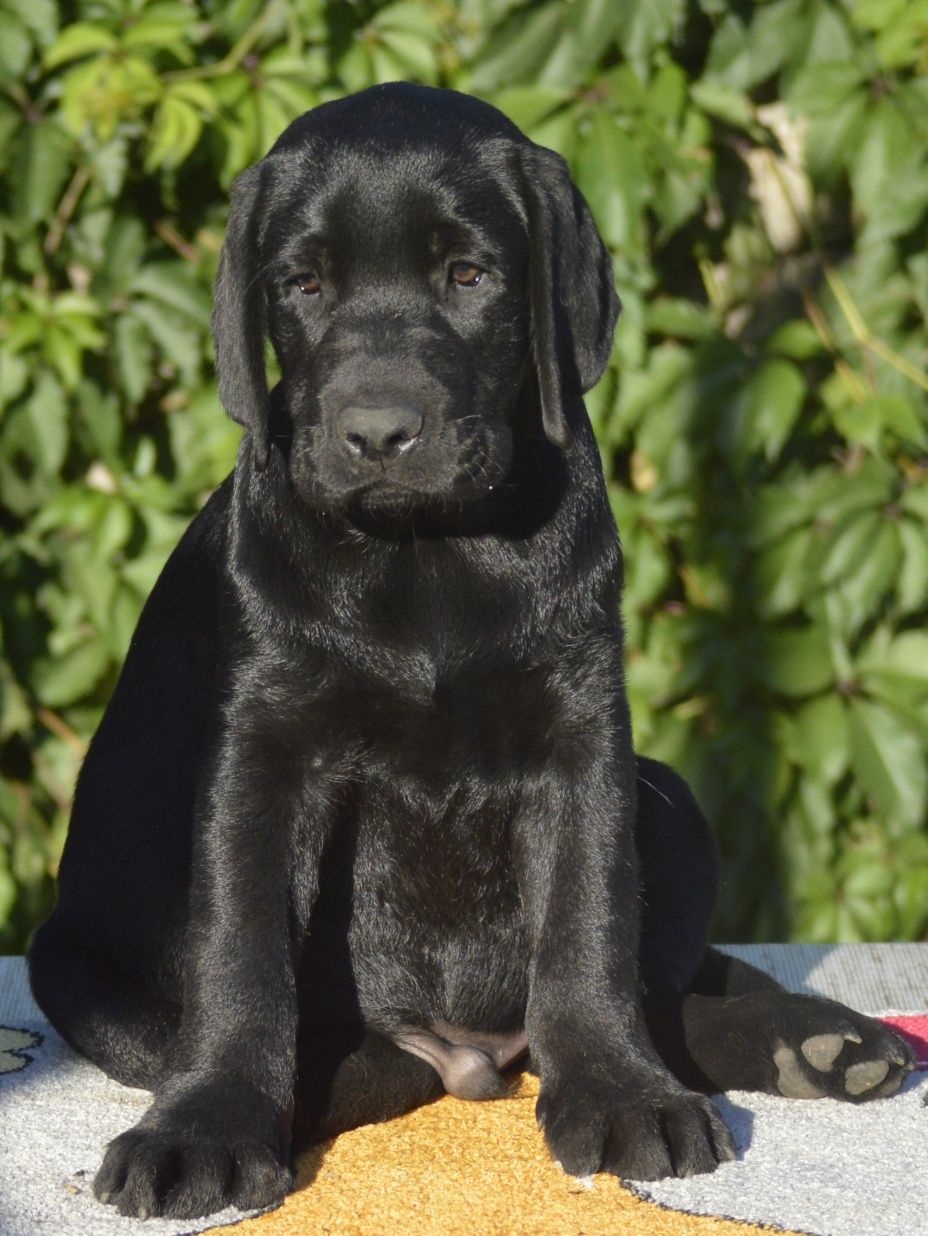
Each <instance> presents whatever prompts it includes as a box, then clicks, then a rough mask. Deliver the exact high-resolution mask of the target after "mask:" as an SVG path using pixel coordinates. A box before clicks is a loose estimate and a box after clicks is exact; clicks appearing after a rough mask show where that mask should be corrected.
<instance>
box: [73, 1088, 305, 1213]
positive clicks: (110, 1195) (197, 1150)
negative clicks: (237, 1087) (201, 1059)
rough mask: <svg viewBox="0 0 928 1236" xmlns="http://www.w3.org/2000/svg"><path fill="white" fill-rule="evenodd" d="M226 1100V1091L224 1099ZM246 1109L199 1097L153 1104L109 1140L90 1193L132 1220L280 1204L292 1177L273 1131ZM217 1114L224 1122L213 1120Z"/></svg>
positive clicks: (262, 1120) (279, 1142)
mask: <svg viewBox="0 0 928 1236" xmlns="http://www.w3.org/2000/svg"><path fill="white" fill-rule="evenodd" d="M223 1097H225V1096H223ZM242 1101H243V1103H245V1107H244V1108H243V1109H242V1110H240V1111H239V1112H238V1113H237V1118H236V1117H235V1116H229V1112H230V1108H231V1107H232V1106H234V1105H232V1104H229V1103H222V1104H219V1105H218V1106H217V1105H216V1104H215V1103H209V1102H208V1101H207V1097H206V1096H203V1099H202V1101H200V1102H198V1101H197V1100H196V1098H195V1096H194V1097H192V1098H191V1097H188V1098H187V1099H186V1100H185V1101H183V1102H180V1103H177V1104H175V1105H167V1106H159V1104H158V1103H156V1104H155V1106H154V1107H153V1108H152V1109H151V1111H150V1112H149V1113H148V1114H147V1115H146V1116H145V1117H144V1119H143V1120H142V1121H141V1122H140V1123H139V1124H138V1125H136V1126H135V1128H133V1129H129V1130H128V1132H126V1133H122V1134H121V1135H120V1136H119V1137H117V1138H114V1140H113V1141H111V1142H110V1144H109V1146H108V1148H107V1151H106V1155H105V1156H104V1159H103V1163H102V1165H101V1167H100V1170H99V1171H98V1172H97V1175H96V1178H95V1180H94V1183H93V1191H94V1193H95V1194H96V1196H97V1198H99V1200H100V1201H101V1202H105V1203H108V1204H109V1205H112V1206H115V1207H116V1209H117V1210H118V1211H119V1213H120V1214H123V1215H130V1216H133V1217H135V1218H139V1219H147V1218H149V1217H150V1216H155V1215H159V1216H163V1217H165V1218H172V1219H190V1218H195V1217H197V1216H199V1215H207V1214H212V1213H213V1212H214V1211H216V1210H222V1209H223V1208H224V1207H226V1206H229V1205H234V1206H238V1207H239V1208H240V1209H241V1210H259V1209H260V1210H263V1209H266V1208H267V1207H270V1206H276V1205H279V1204H280V1203H281V1202H282V1201H283V1199H284V1197H285V1196H286V1194H287V1193H288V1191H289V1189H290V1187H291V1184H292V1177H291V1174H290V1171H289V1170H288V1168H287V1166H286V1165H285V1163H284V1161H283V1159H284V1153H283V1148H282V1145H281V1141H280V1137H279V1134H278V1133H277V1132H276V1131H275V1130H274V1128H273V1127H272V1125H270V1124H269V1123H268V1121H267V1120H266V1119H263V1118H262V1119H254V1118H253V1117H254V1115H255V1113H254V1112H251V1113H249V1111H248V1108H247V1099H246V1098H245V1096H242ZM222 1111H224V1112H225V1113H226V1114H227V1117H228V1118H226V1119H222V1118H217V1117H219V1113H220V1112H222Z"/></svg>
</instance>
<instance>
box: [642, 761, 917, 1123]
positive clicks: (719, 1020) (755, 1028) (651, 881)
mask: <svg viewBox="0 0 928 1236" xmlns="http://www.w3.org/2000/svg"><path fill="white" fill-rule="evenodd" d="M638 765H639V782H638V801H639V819H638V825H637V829H636V834H635V835H636V842H637V845H638V855H639V864H640V871H641V890H642V900H643V911H642V929H641V943H640V947H639V966H640V973H641V981H642V1003H643V1005H644V1011H645V1017H646V1020H647V1024H648V1030H649V1033H650V1035H651V1039H652V1041H653V1042H654V1045H655V1047H656V1048H657V1050H658V1052H659V1053H660V1055H661V1056H662V1058H663V1060H664V1062H665V1063H666V1064H667V1065H668V1066H669V1067H670V1069H671V1070H672V1071H673V1072H674V1073H675V1074H676V1075H677V1076H678V1077H679V1078H680V1080H681V1081H682V1082H684V1083H685V1084H686V1085H688V1086H691V1087H692V1088H693V1089H696V1090H703V1091H706V1092H709V1093H712V1092H714V1091H720V1090H761V1091H766V1092H767V1093H770V1094H780V1095H784V1096H785V1097H787V1098H800V1099H812V1098H820V1097H822V1096H825V1095H828V1096H830V1097H831V1098H840V1099H845V1100H848V1101H850V1102H855V1103H860V1102H863V1101H865V1100H866V1099H871V1098H879V1097H882V1096H884V1095H888V1094H892V1093H894V1092H895V1091H896V1090H898V1089H899V1086H900V1085H901V1084H902V1081H903V1079H904V1078H905V1076H906V1074H907V1073H908V1072H910V1071H911V1069H912V1068H913V1067H914V1064H915V1061H914V1057H913V1054H912V1052H911V1050H910V1049H909V1048H908V1046H907V1045H906V1044H905V1043H904V1042H903V1041H902V1040H901V1039H900V1038H899V1037H898V1036H897V1035H896V1034H894V1033H893V1032H892V1031H891V1030H888V1029H887V1028H886V1027H885V1026H883V1025H881V1024H880V1023H879V1022H878V1021H875V1020H874V1019H873V1018H871V1017H866V1016H864V1015H863V1014H861V1013H856V1012H854V1011H853V1010H852V1009H849V1008H846V1007H845V1006H844V1005H843V1004H838V1003H837V1002H836V1001H834V1000H826V999H823V998H821V997H818V996H804V995H795V994H793V993H791V992H788V991H785V990H784V989H783V988H782V987H781V986H780V984H779V983H777V982H776V980H775V979H772V978H771V977H770V975H768V974H765V973H764V972H763V971H762V970H758V969H756V968H755V967H754V966H751V965H748V964H747V963H746V962H743V961H741V960H739V959H737V958H733V957H728V956H726V955H725V954H724V953H720V952H719V951H718V950H716V949H713V948H710V947H708V946H707V945H706V937H707V934H708V930H709V923H710V919H711V914H712V907H713V902H714V899H715V885H716V856H715V843H714V840H713V838H712V834H711V831H710V829H709V826H708V824H707V823H706V821H705V819H704V818H703V816H702V813H701V812H700V810H699V807H698V806H697V804H696V801H695V799H694V798H693V796H692V794H691V793H690V792H689V789H688V788H687V786H686V784H685V783H684V782H683V781H682V780H681V779H680V778H679V777H678V776H677V775H676V774H675V773H673V772H671V770H670V769H669V768H666V767H665V766H664V765H661V764H656V763H655V762H654V761H653V760H639V762H638Z"/></svg>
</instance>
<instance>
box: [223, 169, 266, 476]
mask: <svg viewBox="0 0 928 1236" xmlns="http://www.w3.org/2000/svg"><path fill="white" fill-rule="evenodd" d="M263 173H264V168H263V167H262V165H261V164H256V165H255V166H254V167H250V168H248V170H247V171H245V172H242V174H241V176H239V177H238V179H237V180H236V181H235V183H234V185H233V186H232V209H231V211H230V213H229V226H228V229H227V230H226V238H225V241H224V243H223V246H222V256H221V257H220V259H219V273H218V275H217V277H216V288H215V294H214V309H213V339H214V341H215V344H216V369H217V371H218V373H219V398H220V399H221V400H222V406H223V407H224V408H225V410H226V411H227V412H228V414H229V416H231V417H232V419H233V421H238V423H239V424H240V425H244V427H245V429H246V430H247V432H248V433H249V434H250V435H251V442H252V451H253V458H254V461H255V466H256V467H257V468H258V470H259V471H260V470H261V469H262V468H264V467H265V466H266V464H267V458H268V434H269V426H268V390H267V372H266V370H265V366H264V336H265V332H266V329H267V309H266V304H265V295H264V288H263V286H262V285H261V283H260V281H259V279H258V270H259V242H258V218H259V211H258V203H259V199H260V196H261V185H262V181H263Z"/></svg>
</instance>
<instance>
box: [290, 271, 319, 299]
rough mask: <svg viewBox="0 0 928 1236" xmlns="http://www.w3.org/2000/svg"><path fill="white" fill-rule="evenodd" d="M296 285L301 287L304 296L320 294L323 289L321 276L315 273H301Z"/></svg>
mask: <svg viewBox="0 0 928 1236" xmlns="http://www.w3.org/2000/svg"><path fill="white" fill-rule="evenodd" d="M296 286H297V287H298V288H299V289H300V291H301V292H302V293H303V295H304V296H318V295H319V293H320V292H321V291H322V284H321V283H320V281H319V276H318V275H315V274H309V275H300V277H299V278H298V279H297V281H296Z"/></svg>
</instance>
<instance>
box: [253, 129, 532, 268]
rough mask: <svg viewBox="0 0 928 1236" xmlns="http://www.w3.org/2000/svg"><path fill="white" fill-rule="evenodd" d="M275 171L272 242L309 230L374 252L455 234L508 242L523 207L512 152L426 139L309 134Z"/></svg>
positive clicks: (520, 219) (481, 144) (337, 242)
mask: <svg viewBox="0 0 928 1236" xmlns="http://www.w3.org/2000/svg"><path fill="white" fill-rule="evenodd" d="M295 153H296V152H293V151H291V152H290V153H289V154H288V156H287V157H286V158H285V159H282V160H279V162H278V166H277V167H276V168H275V169H274V170H275V175H274V180H273V188H272V191H271V193H270V194H269V195H268V199H267V200H268V201H269V203H270V211H269V218H268V219H267V227H266V230H265V236H266V237H267V238H270V237H271V236H273V235H275V234H276V235H279V234H280V232H281V230H283V231H284V232H285V233H287V234H289V235H291V236H292V235H293V234H294V233H295V232H303V233H305V234H307V235H312V236H315V237H317V238H320V239H325V240H328V241H329V242H330V243H331V244H334V245H338V246H341V245H342V244H344V243H347V242H350V241H352V240H357V239H358V238H363V242H364V247H365V249H366V250H367V251H368V252H370V253H372V252H374V251H375V250H377V249H379V248H381V247H384V246H386V247H389V246H390V245H396V244H399V243H401V242H402V240H404V239H414V238H418V239H420V240H425V239H426V238H429V237H432V236H437V235H439V234H445V235H447V236H449V237H450V236H451V235H452V234H454V233H457V234H458V235H459V236H461V238H462V239H465V238H466V237H469V236H474V237H477V236H482V237H485V238H486V239H487V241H488V242H490V241H491V240H492V239H493V238H495V239H496V240H497V243H507V242H510V241H511V240H512V239H513V238H514V237H515V236H516V235H517V234H518V233H520V232H521V231H522V230H523V227H524V222H525V207H524V202H523V198H522V193H521V186H520V182H519V179H518V177H517V176H515V175H514V174H513V170H512V158H511V153H510V152H507V151H506V150H505V149H502V150H500V149H493V148H488V146H487V144H486V142H475V143H470V142H468V141H466V140H465V141H456V142H451V141H447V140H445V141H429V140H425V139H424V136H423V135H421V134H403V135H393V136H387V137H385V138H381V137H378V138H377V139H376V140H374V139H372V138H370V137H368V138H367V139H366V140H353V141H331V140H330V141H327V142H325V143H319V142H317V141H313V140H312V138H310V139H309V140H308V141H307V143H306V145H305V146H304V147H303V149H301V150H300V151H299V154H298V155H297V157H294V154H295Z"/></svg>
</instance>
